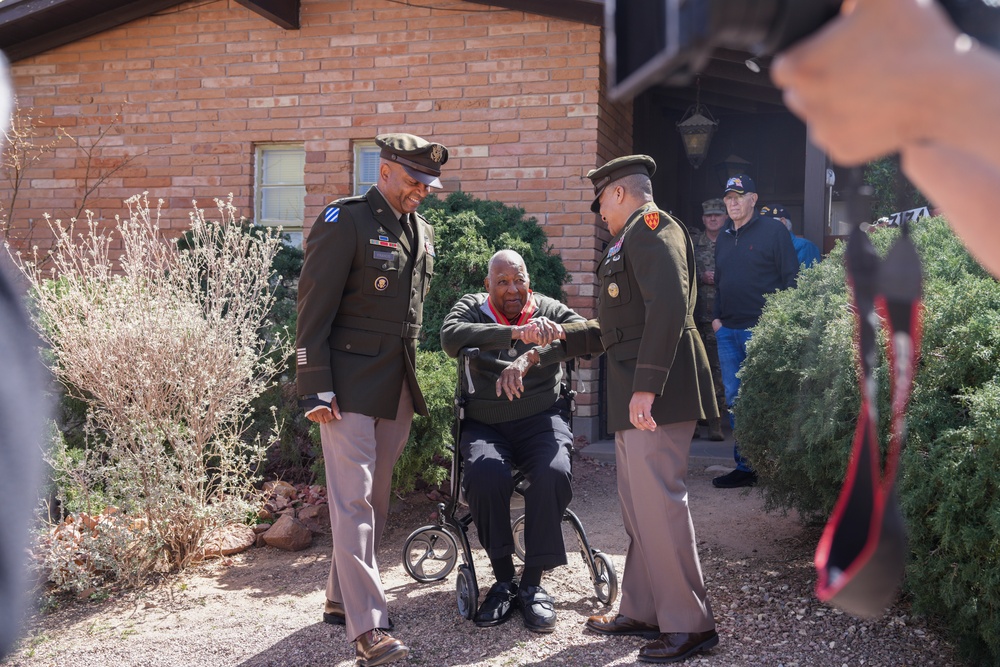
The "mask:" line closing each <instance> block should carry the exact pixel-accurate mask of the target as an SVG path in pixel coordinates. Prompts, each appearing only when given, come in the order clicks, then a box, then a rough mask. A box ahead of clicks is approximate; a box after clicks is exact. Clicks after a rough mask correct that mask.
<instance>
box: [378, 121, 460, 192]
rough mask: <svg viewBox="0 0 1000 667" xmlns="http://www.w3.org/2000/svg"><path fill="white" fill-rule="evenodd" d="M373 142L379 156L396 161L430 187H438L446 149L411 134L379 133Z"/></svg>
mask: <svg viewBox="0 0 1000 667" xmlns="http://www.w3.org/2000/svg"><path fill="white" fill-rule="evenodd" d="M375 143H376V144H378V146H379V147H380V148H381V149H382V151H381V152H380V153H379V157H381V158H384V159H386V160H389V161H390V162H398V163H399V164H400V165H401V166H402V167H403V169H405V170H406V173H408V174H409V175H410V176H411V177H412V178H415V179H416V180H418V181H420V182H421V183H423V184H425V185H429V186H430V187H432V188H440V187H442V186H441V180H440V179H439V178H438V176H440V175H441V165H443V164H444V163H445V162H447V161H448V149H447V148H445V147H444V146H442V145H441V144H436V143H433V142H430V141H427V140H426V139H423V138H421V137H418V136H416V135H413V134H405V133H402V132H399V133H396V134H380V135H378V136H377V137H375Z"/></svg>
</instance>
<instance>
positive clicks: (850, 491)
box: [815, 192, 922, 617]
mask: <svg viewBox="0 0 1000 667" xmlns="http://www.w3.org/2000/svg"><path fill="white" fill-rule="evenodd" d="M852 196H853V197H854V198H855V200H857V199H860V197H859V196H858V195H857V194H856V192H855V193H854V194H853V195H852ZM857 203H858V202H857V201H855V202H854V206H852V203H851V201H850V200H849V203H848V206H849V210H850V208H855V207H856V204H857ZM852 213H853V215H852V216H851V217H852V219H854V220H860V217H859V216H858V215H857V213H856V212H852ZM901 229H902V233H901V234H900V237H899V239H898V240H897V241H896V243H895V244H894V245H893V247H892V248H891V249H890V251H889V253H888V254H887V255H886V257H885V259H880V258H879V256H878V254H877V253H876V251H875V248H874V247H873V246H872V244H871V240H870V239H869V238H868V235H867V234H866V233H865V232H864V231H862V230H861V227H860V225H857V224H856V225H855V226H854V229H853V230H852V232H851V234H850V236H849V238H848V241H847V250H846V252H845V261H846V264H847V279H848V284H849V286H850V288H851V292H852V295H853V305H854V314H855V317H856V320H857V330H856V333H855V347H856V349H857V353H858V357H859V358H858V362H859V372H858V377H859V383H860V385H861V411H860V414H859V415H858V423H857V427H856V429H855V432H854V442H853V445H852V451H851V458H850V462H849V464H848V469H847V476H846V478H845V480H844V484H843V487H842V488H841V491H840V496H839V497H838V499H837V503H836V505H835V506H834V510H833V514H832V515H831V516H830V519H829V521H828V522H827V524H826V527H825V529H824V530H823V535H822V537H821V538H820V541H819V545H818V546H817V547H816V556H815V565H816V570H817V573H818V576H819V579H818V581H817V583H816V595H817V597H819V599H820V600H823V601H824V602H829V603H831V604H833V605H834V606H836V607H839V608H841V609H843V610H844V611H846V612H848V613H851V614H854V615H856V616H863V617H874V616H878V615H880V614H881V613H882V612H883V611H884V610H885V609H886V607H888V606H889V605H891V604H892V602H893V600H894V599H895V596H896V592H897V590H898V588H899V584H900V582H901V581H902V578H903V570H904V567H905V564H906V555H907V551H906V528H905V525H904V522H903V517H902V514H901V512H900V509H899V503H898V501H897V498H896V490H895V481H896V471H897V468H898V464H899V454H900V451H901V450H902V448H903V445H904V442H905V439H906V416H905V412H906V405H907V403H908V401H909V398H910V393H911V390H912V386H913V374H914V369H915V365H916V360H917V356H918V354H919V350H920V298H921V289H922V288H921V284H922V277H921V270H920V258H919V256H918V255H917V250H916V247H915V246H914V244H913V240H912V239H911V238H910V234H909V226H908V223H905V222H904V224H903V225H902V228H901ZM882 323H884V326H885V327H886V329H887V334H888V336H887V337H888V349H887V352H888V354H887V356H888V360H889V368H890V377H891V378H892V387H891V395H892V421H891V432H890V436H889V446H888V452H887V456H886V462H885V470H884V472H883V470H882V466H881V463H880V460H881V456H880V452H879V439H878V434H877V424H878V411H877V408H876V397H877V382H876V379H875V375H874V371H875V362H876V358H877V355H876V345H877V332H878V327H879V325H880V324H882Z"/></svg>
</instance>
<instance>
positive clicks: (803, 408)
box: [736, 218, 1000, 664]
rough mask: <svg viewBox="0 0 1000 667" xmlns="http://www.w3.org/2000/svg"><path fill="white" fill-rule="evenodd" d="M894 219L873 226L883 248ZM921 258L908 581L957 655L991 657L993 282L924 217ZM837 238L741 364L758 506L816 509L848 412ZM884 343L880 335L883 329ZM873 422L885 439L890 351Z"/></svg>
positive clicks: (999, 594) (998, 510)
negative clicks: (879, 227)
mask: <svg viewBox="0 0 1000 667" xmlns="http://www.w3.org/2000/svg"><path fill="white" fill-rule="evenodd" d="M896 234H897V232H895V231H894V230H880V231H878V232H873V233H872V242H873V243H874V245H875V246H876V248H877V249H878V250H879V252H880V254H883V255H884V254H885V251H886V250H887V249H888V247H889V246H890V245H891V243H892V241H893V240H894V239H895V237H896ZM913 236H914V241H915V242H916V244H917V246H918V248H919V250H920V255H921V258H922V264H923V269H924V281H925V282H924V312H923V322H922V325H923V344H922V354H921V357H920V360H919V363H918V368H917V373H916V376H915V384H914V390H913V396H912V398H911V401H910V408H909V422H908V426H909V436H908V443H907V448H906V450H905V451H904V452H903V456H902V462H901V468H900V473H899V496H900V503H901V505H902V508H903V512H904V515H905V516H906V520H907V525H908V528H909V534H910V548H911V552H912V553H911V557H910V561H909V564H908V567H907V580H906V582H905V584H904V585H905V587H906V589H907V590H908V592H909V593H910V594H911V595H912V598H913V603H914V607H915V608H916V609H917V610H918V611H921V612H923V613H927V614H931V615H935V616H938V617H939V618H941V619H942V620H943V621H944V622H945V623H946V624H947V627H948V629H949V631H950V632H951V634H952V635H953V637H954V638H955V640H956V642H957V644H958V646H959V647H960V649H961V650H962V652H963V654H964V655H965V656H966V657H967V658H969V659H970V660H972V661H974V662H976V663H982V664H996V663H997V662H998V661H1000V567H998V566H1000V562H998V561H1000V483H998V477H997V474H996V469H997V461H998V460H1000V442H998V441H997V439H996V434H997V432H998V431H1000V375H998V368H1000V283H997V281H996V280H994V279H993V278H992V277H990V276H989V275H988V274H987V273H986V272H985V271H984V270H983V269H982V268H981V267H979V266H978V265H977V264H976V263H975V262H974V261H973V260H972V259H971V257H970V256H969V255H968V253H967V252H966V251H965V249H964V248H963V247H962V245H961V243H960V242H959V241H958V240H957V239H956V238H955V237H954V235H953V234H952V233H951V231H950V230H949V229H948V227H947V225H946V224H945V221H944V220H943V219H940V218H935V219H933V220H929V221H921V222H920V223H919V224H918V225H916V226H915V227H914V234H913ZM843 275H844V271H843V249H842V248H838V249H837V250H835V251H834V253H832V254H831V256H830V258H829V259H827V260H826V261H824V262H821V263H820V264H818V265H816V266H814V267H813V268H811V269H809V270H807V271H804V272H803V273H802V274H801V275H800V278H799V286H798V288H797V289H794V290H788V291H786V292H783V293H780V294H777V295H775V296H774V297H773V298H771V299H769V300H768V304H767V307H766V308H765V311H764V315H763V317H762V318H761V320H760V324H759V325H758V326H757V328H755V329H754V336H753V339H752V341H751V343H750V345H749V347H748V359H747V363H746V365H745V367H744V369H743V371H742V373H743V375H742V387H741V394H740V398H739V401H738V403H737V408H736V415H737V424H738V426H737V432H738V437H739V438H740V442H741V446H742V448H743V451H744V453H745V454H746V455H747V457H748V458H749V459H750V461H751V462H752V463H753V464H754V466H755V467H756V468H757V470H758V471H759V473H760V477H761V480H760V482H761V483H760V489H761V491H762V492H763V494H764V497H765V499H766V501H767V504H768V506H769V507H772V508H773V507H782V508H795V509H797V510H799V511H800V512H801V513H803V515H805V516H807V517H808V516H824V517H825V516H826V515H827V514H828V513H829V512H830V510H831V509H832V507H833V504H834V502H835V500H836V497H837V493H838V492H839V489H840V485H841V483H842V481H843V477H844V473H845V470H846V467H847V461H848V456H849V452H850V447H851V438H852V435H853V431H854V425H855V421H856V416H857V412H858V406H859V400H860V395H859V392H858V389H857V375H856V366H855V362H854V358H853V356H852V355H853V341H852V332H853V327H854V323H853V319H852V317H853V316H852V314H851V312H850V310H849V306H848V298H847V288H846V285H845V284H844V279H843ZM883 342H884V341H883ZM879 363H880V365H879V373H878V380H879V401H878V404H879V415H880V424H879V429H878V431H879V433H880V434H881V439H882V444H883V449H884V446H885V444H886V440H887V439H888V431H889V426H888V419H889V409H888V393H889V392H888V387H887V384H888V383H887V381H886V380H887V375H886V372H887V364H886V363H885V362H884V359H880V362H879Z"/></svg>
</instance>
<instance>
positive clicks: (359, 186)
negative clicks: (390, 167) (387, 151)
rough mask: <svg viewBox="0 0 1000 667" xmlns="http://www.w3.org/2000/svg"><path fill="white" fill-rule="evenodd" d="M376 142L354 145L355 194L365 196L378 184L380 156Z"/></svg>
mask: <svg viewBox="0 0 1000 667" xmlns="http://www.w3.org/2000/svg"><path fill="white" fill-rule="evenodd" d="M379 152H381V149H380V148H379V147H378V146H376V145H375V141H374V140H373V141H359V142H358V143H356V144H354V194H355V195H363V194H364V193H366V192H368V188H370V187H371V186H373V185H375V183H377V182H378V154H379Z"/></svg>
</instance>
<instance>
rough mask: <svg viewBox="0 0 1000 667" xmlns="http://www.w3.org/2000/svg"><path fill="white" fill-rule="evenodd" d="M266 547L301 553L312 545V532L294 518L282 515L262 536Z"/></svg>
mask: <svg viewBox="0 0 1000 667" xmlns="http://www.w3.org/2000/svg"><path fill="white" fill-rule="evenodd" d="M263 538H264V541H265V542H267V545H268V546H271V547H275V548H277V549H284V550H285V551H301V550H303V549H305V548H307V547H308V546H309V545H310V544H312V531H310V530H309V528H307V527H306V526H305V525H303V524H302V522H300V521H297V520H296V519H295V517H293V516H291V515H288V514H285V515H282V516H281V518H279V519H278V520H277V521H275V522H274V525H273V526H271V529H270V530H268V531H267V532H266V533H264V534H263Z"/></svg>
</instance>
